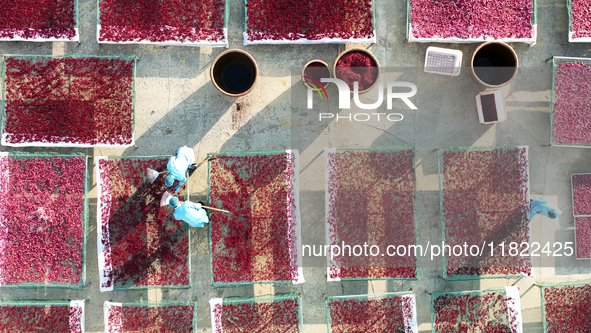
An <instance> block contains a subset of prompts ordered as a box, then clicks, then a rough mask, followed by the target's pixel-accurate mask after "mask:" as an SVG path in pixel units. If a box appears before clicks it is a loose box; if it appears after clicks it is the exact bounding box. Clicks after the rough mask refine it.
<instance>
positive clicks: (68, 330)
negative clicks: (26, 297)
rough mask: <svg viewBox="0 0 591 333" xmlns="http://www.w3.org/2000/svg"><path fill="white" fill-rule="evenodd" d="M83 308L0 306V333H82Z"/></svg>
mask: <svg viewBox="0 0 591 333" xmlns="http://www.w3.org/2000/svg"><path fill="white" fill-rule="evenodd" d="M82 319H83V318H82V307H79V306H72V307H71V306H70V305H67V304H64V305H56V304H52V305H47V304H31V305H24V304H23V305H0V332H52V333H81V332H82Z"/></svg>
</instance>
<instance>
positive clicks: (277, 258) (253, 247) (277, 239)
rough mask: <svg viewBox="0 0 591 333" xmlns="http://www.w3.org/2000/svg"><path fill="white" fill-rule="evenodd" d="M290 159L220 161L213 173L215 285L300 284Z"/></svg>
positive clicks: (247, 156)
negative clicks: (293, 216)
mask: <svg viewBox="0 0 591 333" xmlns="http://www.w3.org/2000/svg"><path fill="white" fill-rule="evenodd" d="M289 155H290V154H288V153H286V152H279V153H273V152H265V153H258V154H246V153H244V154H243V153H241V154H240V155H216V158H215V159H214V160H211V161H210V162H209V163H210V171H209V184H210V186H209V190H210V193H209V196H210V200H211V204H212V205H213V206H214V207H217V208H222V209H226V210H229V211H230V212H231V213H230V214H227V213H222V212H216V211H212V212H211V213H210V214H211V217H210V219H211V221H212V223H211V224H210V233H211V242H212V243H211V251H212V269H213V282H214V285H216V284H228V283H229V284H232V283H252V282H271V281H290V282H291V281H294V280H296V278H295V276H296V275H297V270H298V267H297V263H296V256H297V254H296V253H297V249H296V247H295V240H296V236H295V230H294V228H293V224H292V223H293V220H292V212H293V209H295V208H292V207H294V206H293V205H295V203H294V202H293V201H292V198H293V196H292V192H291V191H292V190H293V189H292V188H290V185H289V184H290V181H291V177H293V175H292V173H293V169H292V165H291V163H290V157H289Z"/></svg>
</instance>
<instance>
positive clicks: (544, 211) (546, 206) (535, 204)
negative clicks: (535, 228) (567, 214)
mask: <svg viewBox="0 0 591 333" xmlns="http://www.w3.org/2000/svg"><path fill="white" fill-rule="evenodd" d="M530 211H531V212H530V214H529V219H530V220H531V219H532V218H533V217H534V216H535V215H536V214H540V215H544V216H547V217H549V218H551V219H555V218H557V217H559V216H560V214H562V211H561V210H560V209H559V208H558V207H556V205H555V204H553V203H551V202H550V201H548V200H546V199H544V198H537V199H536V200H532V201H531V210H530Z"/></svg>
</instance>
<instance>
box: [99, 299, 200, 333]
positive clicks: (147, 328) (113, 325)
mask: <svg viewBox="0 0 591 333" xmlns="http://www.w3.org/2000/svg"><path fill="white" fill-rule="evenodd" d="M103 311H104V322H105V332H109V333H143V332H146V333H147V332H183V333H191V332H193V333H196V332H197V305H196V304H195V303H191V302H152V303H149V302H132V303H116V302H105V303H104V304H103Z"/></svg>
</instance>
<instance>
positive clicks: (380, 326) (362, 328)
mask: <svg viewBox="0 0 591 333" xmlns="http://www.w3.org/2000/svg"><path fill="white" fill-rule="evenodd" d="M413 304H414V301H413V302H405V301H404V300H403V298H402V297H388V298H380V299H339V298H329V300H328V301H327V303H326V307H327V310H328V313H329V314H328V316H329V317H330V321H329V325H330V328H329V329H330V330H329V332H330V333H354V332H359V333H361V332H408V330H406V329H405V328H406V327H405V318H406V320H408V321H410V319H411V318H413V315H414V314H413V311H414V310H413V309H414V308H413Z"/></svg>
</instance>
